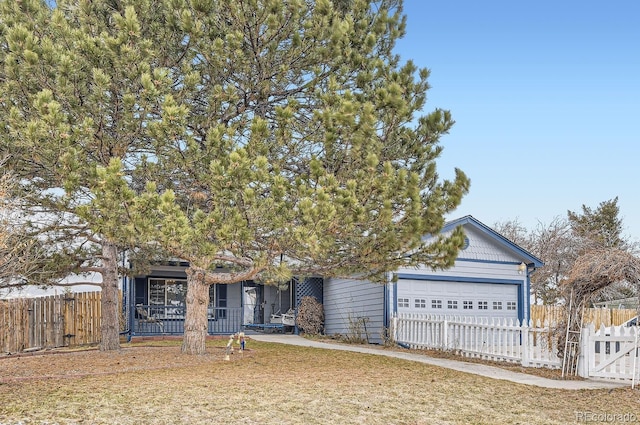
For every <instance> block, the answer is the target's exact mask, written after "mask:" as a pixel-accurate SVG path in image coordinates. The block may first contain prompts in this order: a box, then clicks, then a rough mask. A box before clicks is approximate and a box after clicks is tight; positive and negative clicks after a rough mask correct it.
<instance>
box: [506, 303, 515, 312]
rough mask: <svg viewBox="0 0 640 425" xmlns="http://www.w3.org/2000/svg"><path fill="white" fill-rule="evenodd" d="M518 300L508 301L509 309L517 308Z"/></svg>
mask: <svg viewBox="0 0 640 425" xmlns="http://www.w3.org/2000/svg"><path fill="white" fill-rule="evenodd" d="M515 309H516V302H515V301H507V310H515Z"/></svg>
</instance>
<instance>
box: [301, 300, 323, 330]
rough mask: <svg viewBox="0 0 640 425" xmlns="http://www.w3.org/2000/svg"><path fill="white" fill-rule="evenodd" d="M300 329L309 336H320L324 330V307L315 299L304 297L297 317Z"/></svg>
mask: <svg viewBox="0 0 640 425" xmlns="http://www.w3.org/2000/svg"><path fill="white" fill-rule="evenodd" d="M296 324H297V325H298V328H300V330H302V331H303V332H304V333H306V334H309V335H319V334H321V333H322V330H323V328H324V307H323V306H322V304H320V303H319V302H318V300H316V299H315V297H309V296H307V297H302V299H301V300H300V305H299V306H298V316H297V317H296Z"/></svg>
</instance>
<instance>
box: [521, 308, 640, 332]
mask: <svg viewBox="0 0 640 425" xmlns="http://www.w3.org/2000/svg"><path fill="white" fill-rule="evenodd" d="M566 314H567V313H566V311H565V309H564V307H562V306H555V305H532V306H531V320H532V321H533V323H537V322H538V321H539V322H540V323H550V324H552V325H553V324H556V323H561V322H562V320H563V318H564V316H565V315H566ZM637 314H638V312H637V311H636V310H635V309H615V308H613V309H611V308H606V307H602V308H589V309H586V310H585V311H584V319H583V321H584V325H585V326H586V325H588V324H593V326H594V327H595V328H596V329H598V328H600V327H601V326H619V325H621V324H622V323H624V322H626V321H627V320H629V319H631V318H633V317H635V316H636V315H637Z"/></svg>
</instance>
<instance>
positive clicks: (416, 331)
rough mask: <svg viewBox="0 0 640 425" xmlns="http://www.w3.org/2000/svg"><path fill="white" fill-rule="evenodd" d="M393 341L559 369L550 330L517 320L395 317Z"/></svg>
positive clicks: (421, 316)
mask: <svg viewBox="0 0 640 425" xmlns="http://www.w3.org/2000/svg"><path fill="white" fill-rule="evenodd" d="M393 329H394V337H395V341H396V342H397V343H399V344H401V345H406V346H407V347H409V348H418V349H421V348H422V349H424V348H427V349H436V350H448V351H453V352H455V353H457V354H460V355H462V356H465V357H477V358H482V359H487V360H495V361H508V362H514V363H520V364H522V365H523V366H527V367H548V368H560V367H562V360H561V359H559V358H558V356H557V355H556V354H555V353H557V349H556V348H557V347H556V345H555V344H556V341H555V340H554V338H553V337H552V335H551V333H550V331H549V327H548V326H546V327H543V326H542V325H541V324H540V323H537V324H535V326H534V323H532V322H529V323H520V322H519V321H518V320H513V319H503V318H498V319H495V318H486V317H467V316H460V317H458V316H440V315H432V314H408V313H404V314H402V313H401V314H398V315H397V316H396V317H394V319H393Z"/></svg>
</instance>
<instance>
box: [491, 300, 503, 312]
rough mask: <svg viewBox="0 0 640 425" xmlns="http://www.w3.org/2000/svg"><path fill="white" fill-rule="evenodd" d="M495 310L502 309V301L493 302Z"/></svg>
mask: <svg viewBox="0 0 640 425" xmlns="http://www.w3.org/2000/svg"><path fill="white" fill-rule="evenodd" d="M493 309H494V310H502V301H494V302H493Z"/></svg>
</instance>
